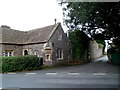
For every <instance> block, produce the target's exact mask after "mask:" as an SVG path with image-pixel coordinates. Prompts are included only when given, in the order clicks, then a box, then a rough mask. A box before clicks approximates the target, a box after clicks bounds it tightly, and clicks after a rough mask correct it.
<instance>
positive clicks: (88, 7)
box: [63, 2, 120, 41]
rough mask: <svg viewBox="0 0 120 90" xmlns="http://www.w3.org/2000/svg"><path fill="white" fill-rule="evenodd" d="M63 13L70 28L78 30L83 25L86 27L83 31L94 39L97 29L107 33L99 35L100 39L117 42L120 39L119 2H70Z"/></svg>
mask: <svg viewBox="0 0 120 90" xmlns="http://www.w3.org/2000/svg"><path fill="white" fill-rule="evenodd" d="M63 4H64V3H63ZM64 6H65V5H64ZM63 13H64V16H65V20H64V21H65V23H66V25H67V26H68V27H69V28H72V29H76V28H78V27H77V25H80V24H81V25H83V26H84V27H82V30H84V31H86V32H87V33H89V34H90V35H91V37H92V38H94V36H95V35H96V33H95V32H96V30H97V28H103V29H105V31H104V32H102V34H98V35H99V36H98V38H100V39H110V38H113V37H114V39H115V40H116V39H117V41H118V40H119V39H120V30H119V29H120V23H119V20H120V3H119V2H112V3H111V2H68V3H67V5H66V7H64V9H63ZM66 17H67V18H66ZM86 23H87V25H86ZM91 31H92V32H91Z"/></svg>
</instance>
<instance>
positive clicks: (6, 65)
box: [0, 55, 40, 72]
mask: <svg viewBox="0 0 120 90" xmlns="http://www.w3.org/2000/svg"><path fill="white" fill-rule="evenodd" d="M1 63H2V72H13V71H23V70H37V69H40V61H39V58H38V57H37V56H35V55H26V56H11V57H1V58H0V64H1Z"/></svg>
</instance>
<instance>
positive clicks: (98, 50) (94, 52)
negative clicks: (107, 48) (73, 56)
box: [89, 41, 103, 60]
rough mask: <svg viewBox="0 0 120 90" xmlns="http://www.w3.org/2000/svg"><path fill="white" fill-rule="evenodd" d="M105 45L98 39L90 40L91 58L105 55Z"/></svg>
mask: <svg viewBox="0 0 120 90" xmlns="http://www.w3.org/2000/svg"><path fill="white" fill-rule="evenodd" d="M102 50H103V45H101V44H98V43H97V42H96V41H90V47H89V51H90V59H91V60H94V59H96V58H98V57H100V56H102V55H103V52H102Z"/></svg>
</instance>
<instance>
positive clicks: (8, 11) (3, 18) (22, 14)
mask: <svg viewBox="0 0 120 90" xmlns="http://www.w3.org/2000/svg"><path fill="white" fill-rule="evenodd" d="M0 12H1V13H0V26H1V25H8V26H10V27H11V28H12V29H17V30H21V31H25V30H31V29H35V28H40V27H44V26H47V25H53V24H54V23H55V22H54V19H55V18H56V19H57V22H63V20H62V9H61V6H59V5H58V4H57V0H0Z"/></svg>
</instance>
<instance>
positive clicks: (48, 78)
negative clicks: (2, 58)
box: [2, 57, 120, 88]
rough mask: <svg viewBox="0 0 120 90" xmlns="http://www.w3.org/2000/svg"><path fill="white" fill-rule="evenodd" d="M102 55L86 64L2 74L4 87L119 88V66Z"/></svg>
mask: <svg viewBox="0 0 120 90" xmlns="http://www.w3.org/2000/svg"><path fill="white" fill-rule="evenodd" d="M106 61H107V58H106V57H102V58H99V59H96V60H95V61H94V62H90V63H88V64H85V65H77V66H68V67H59V68H51V69H42V70H37V71H29V72H19V73H7V74H2V88H118V85H119V84H120V82H119V73H118V69H119V67H118V66H117V65H112V64H108V63H106Z"/></svg>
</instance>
